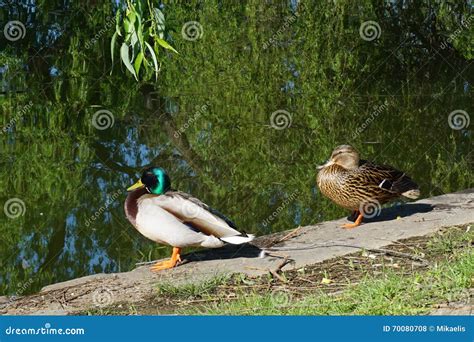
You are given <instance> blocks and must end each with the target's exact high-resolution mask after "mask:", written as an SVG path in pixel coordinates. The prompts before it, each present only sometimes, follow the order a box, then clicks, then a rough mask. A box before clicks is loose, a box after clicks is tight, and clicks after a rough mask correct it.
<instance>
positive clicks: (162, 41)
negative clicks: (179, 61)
mask: <svg viewBox="0 0 474 342" xmlns="http://www.w3.org/2000/svg"><path fill="white" fill-rule="evenodd" d="M156 41H157V42H158V44H160V45H161V46H162V47H164V48H165V49H168V50H171V51H174V52H176V53H178V51H176V50H175V48H174V47H172V46H171V45H170V44H168V42H166V41H165V40H163V39H161V38H156Z"/></svg>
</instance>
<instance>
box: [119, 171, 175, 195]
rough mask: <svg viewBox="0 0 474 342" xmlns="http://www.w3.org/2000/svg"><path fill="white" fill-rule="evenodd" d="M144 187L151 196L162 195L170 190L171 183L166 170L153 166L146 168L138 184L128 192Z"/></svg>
mask: <svg viewBox="0 0 474 342" xmlns="http://www.w3.org/2000/svg"><path fill="white" fill-rule="evenodd" d="M143 187H145V189H146V190H147V191H148V192H149V193H151V194H154V195H162V194H164V193H165V192H166V191H168V190H169V189H170V187H171V181H170V178H169V177H168V175H167V174H166V171H165V170H163V169H162V168H161V167H155V166H152V167H149V168H146V169H145V171H143V174H142V176H141V178H140V179H139V180H138V182H136V183H135V184H133V185H132V186H131V187H129V188H128V189H127V191H132V190H135V189H138V188H143Z"/></svg>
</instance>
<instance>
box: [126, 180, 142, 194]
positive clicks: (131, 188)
mask: <svg viewBox="0 0 474 342" xmlns="http://www.w3.org/2000/svg"><path fill="white" fill-rule="evenodd" d="M144 186H145V185H144V184H143V183H142V180H141V179H139V180H138V181H137V182H136V183H135V184H133V185H132V186H131V187H129V188H128V189H127V191H132V190H135V189H138V188H142V187H144Z"/></svg>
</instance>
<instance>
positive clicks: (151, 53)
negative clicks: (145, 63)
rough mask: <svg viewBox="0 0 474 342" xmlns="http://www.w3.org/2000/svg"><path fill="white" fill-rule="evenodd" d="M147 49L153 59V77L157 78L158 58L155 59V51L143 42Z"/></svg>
mask: <svg viewBox="0 0 474 342" xmlns="http://www.w3.org/2000/svg"><path fill="white" fill-rule="evenodd" d="M145 44H146V47H147V48H148V51H150V55H151V58H152V59H153V64H154V66H155V78H156V79H157V80H158V60H157V59H156V55H155V51H153V48H152V47H151V45H150V44H148V42H145Z"/></svg>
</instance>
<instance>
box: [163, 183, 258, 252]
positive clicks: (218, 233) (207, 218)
mask: <svg viewBox="0 0 474 342" xmlns="http://www.w3.org/2000/svg"><path fill="white" fill-rule="evenodd" d="M155 203H156V204H157V205H159V206H160V207H161V208H163V209H165V210H167V211H168V212H170V213H171V214H173V215H174V216H176V217H177V218H178V219H179V220H180V221H182V222H184V223H187V224H189V225H191V226H192V227H194V228H196V229H197V230H199V231H201V232H202V233H204V234H207V235H213V236H215V237H218V238H220V239H221V240H223V241H226V242H229V243H235V244H239V243H244V242H248V241H250V240H251V239H252V238H253V236H251V235H247V234H245V233H241V232H239V231H238V230H237V229H236V226H235V224H234V223H233V222H232V221H231V220H229V219H228V218H227V217H225V216H224V215H222V214H221V213H219V212H218V211H217V210H215V209H212V208H211V207H209V206H208V205H207V204H205V203H203V202H202V201H200V200H199V199H197V198H195V197H193V196H191V195H189V194H187V193H185V192H182V191H173V190H170V191H167V192H166V193H164V194H163V195H160V196H157V197H156V199H155Z"/></svg>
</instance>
